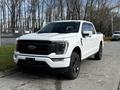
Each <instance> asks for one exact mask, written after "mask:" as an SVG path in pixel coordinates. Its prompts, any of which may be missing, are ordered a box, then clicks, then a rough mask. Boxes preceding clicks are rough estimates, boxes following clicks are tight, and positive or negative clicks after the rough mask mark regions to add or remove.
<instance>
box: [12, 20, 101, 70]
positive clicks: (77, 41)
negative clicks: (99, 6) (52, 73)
mask: <svg viewBox="0 0 120 90" xmlns="http://www.w3.org/2000/svg"><path fill="white" fill-rule="evenodd" d="M71 21H74V22H81V23H80V28H79V32H78V33H67V34H58V33H41V34H38V33H33V34H27V35H23V36H21V37H19V38H17V40H48V41H66V42H68V43H69V46H68V49H67V51H66V53H65V54H61V55H56V54H54V53H51V54H49V55H34V54H22V53H19V52H15V53H14V61H15V63H17V62H18V60H19V59H25V58H26V57H34V58H35V60H36V61H45V62H46V63H47V64H48V65H49V66H50V67H51V68H65V67H69V65H70V57H71V54H72V52H73V50H74V48H75V47H79V48H80V50H81V60H83V59H85V58H87V57H89V56H91V55H93V54H95V53H96V52H98V50H99V45H100V42H101V41H102V42H103V34H97V33H95V34H94V35H92V36H91V37H85V38H83V37H82V34H81V28H82V23H83V22H86V23H91V22H88V21H82V20H65V21H56V22H71ZM91 24H92V23H91ZM15 56H16V57H15ZM51 58H58V59H59V58H63V60H62V61H57V62H54V61H52V59H51Z"/></svg>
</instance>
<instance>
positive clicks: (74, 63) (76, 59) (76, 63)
mask: <svg viewBox="0 0 120 90" xmlns="http://www.w3.org/2000/svg"><path fill="white" fill-rule="evenodd" d="M80 61H81V60H80V56H79V54H78V53H76V52H73V53H72V55H71V62H70V66H69V67H68V70H67V72H66V73H65V76H66V77H67V78H68V79H71V80H73V79H76V78H77V77H78V74H79V71H80Z"/></svg>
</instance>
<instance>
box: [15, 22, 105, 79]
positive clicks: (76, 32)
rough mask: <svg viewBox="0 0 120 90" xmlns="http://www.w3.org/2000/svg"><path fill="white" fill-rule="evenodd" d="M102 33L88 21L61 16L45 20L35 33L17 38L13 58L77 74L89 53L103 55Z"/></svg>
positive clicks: (20, 64) (71, 76) (21, 64)
mask: <svg viewBox="0 0 120 90" xmlns="http://www.w3.org/2000/svg"><path fill="white" fill-rule="evenodd" d="M103 44H104V43H103V34H97V33H96V30H95V27H94V25H93V24H92V23H91V22H88V21H83V20H63V21H55V22H51V23H49V24H47V25H46V26H45V27H43V28H42V29H41V30H39V31H38V32H36V33H32V34H27V35H23V36H21V37H19V38H17V44H16V50H15V53H14V61H15V63H16V64H17V66H18V67H20V68H21V67H42V68H47V67H50V68H52V69H63V70H64V75H66V76H67V77H68V78H69V79H75V78H77V76H78V74H79V71H80V62H81V61H82V60H84V59H86V58H88V57H90V56H91V55H94V57H95V60H100V59H101V58H102V47H103Z"/></svg>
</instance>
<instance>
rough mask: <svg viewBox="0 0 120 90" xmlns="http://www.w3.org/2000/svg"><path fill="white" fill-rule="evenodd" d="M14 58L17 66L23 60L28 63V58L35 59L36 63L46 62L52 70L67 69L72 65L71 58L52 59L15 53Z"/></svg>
mask: <svg viewBox="0 0 120 90" xmlns="http://www.w3.org/2000/svg"><path fill="white" fill-rule="evenodd" d="M13 58H14V62H15V63H16V64H18V62H19V61H21V60H22V62H24V61H25V62H26V58H34V60H35V62H45V63H46V64H47V65H48V66H49V67H50V68H67V67H69V65H70V57H64V58H63V57H62V58H60V57H58V58H51V57H48V56H35V55H24V54H17V53H14V56H13ZM54 60H55V61H54ZM40 67H41V66H40Z"/></svg>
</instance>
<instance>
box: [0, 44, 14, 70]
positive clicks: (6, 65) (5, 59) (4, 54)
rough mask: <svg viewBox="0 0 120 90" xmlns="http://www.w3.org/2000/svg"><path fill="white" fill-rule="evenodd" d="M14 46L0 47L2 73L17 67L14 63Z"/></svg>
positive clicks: (0, 68)
mask: <svg viewBox="0 0 120 90" xmlns="http://www.w3.org/2000/svg"><path fill="white" fill-rule="evenodd" d="M14 48H15V46H14V45H7V46H1V47H0V71H3V70H6V69H10V68H13V67H15V64H14V62H13V52H14Z"/></svg>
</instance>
